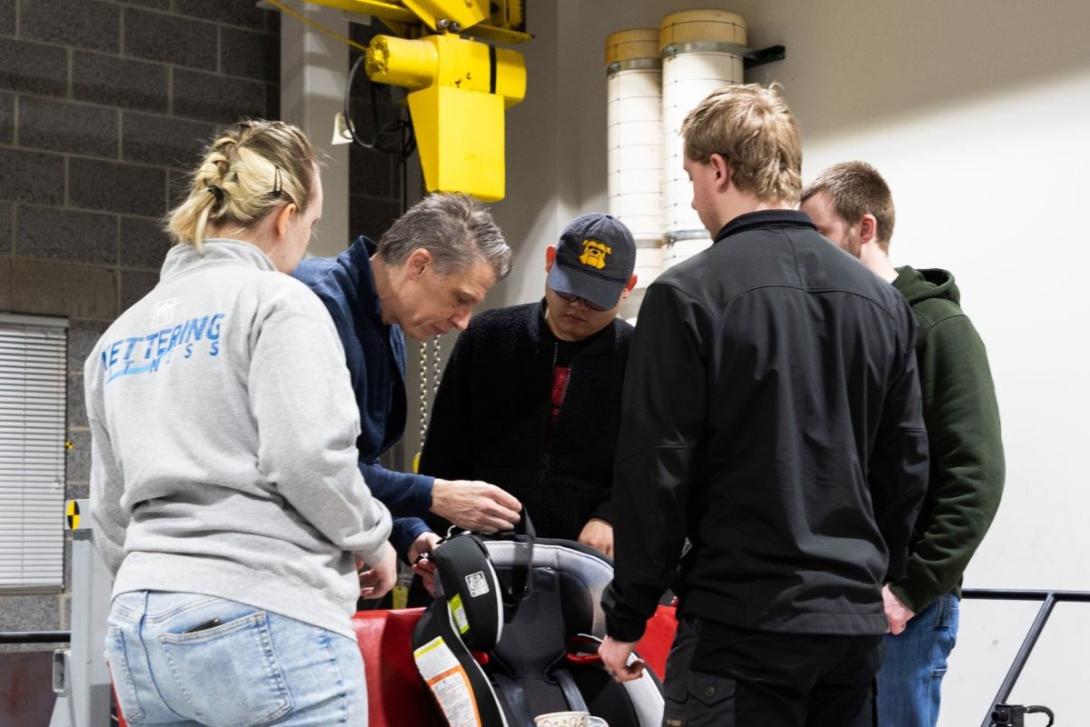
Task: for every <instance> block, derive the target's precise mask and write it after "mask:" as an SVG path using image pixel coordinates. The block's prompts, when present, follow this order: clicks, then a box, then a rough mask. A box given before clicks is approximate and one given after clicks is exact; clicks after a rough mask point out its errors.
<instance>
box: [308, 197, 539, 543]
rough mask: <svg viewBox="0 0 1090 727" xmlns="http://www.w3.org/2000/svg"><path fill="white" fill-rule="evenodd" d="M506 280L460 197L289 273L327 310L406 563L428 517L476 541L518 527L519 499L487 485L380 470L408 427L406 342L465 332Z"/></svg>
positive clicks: (423, 207)
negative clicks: (481, 305)
mask: <svg viewBox="0 0 1090 727" xmlns="http://www.w3.org/2000/svg"><path fill="white" fill-rule="evenodd" d="M510 270H511V248H509V247H508V246H507V243H506V241H505V240H504V239H503V235H502V233H501V232H500V230H499V228H498V227H497V226H496V223H495V222H494V221H493V220H492V215H490V214H489V213H488V211H487V210H486V209H484V208H483V207H482V206H481V205H480V204H479V203H477V202H476V201H474V200H473V199H472V198H470V197H467V196H465V195H461V194H434V195H430V196H428V197H425V198H424V199H423V200H421V201H420V202H418V203H416V204H415V205H413V206H412V207H411V208H410V209H409V210H408V212H406V213H405V214H404V215H402V216H401V217H400V218H399V219H398V220H397V221H395V222H394V224H393V225H392V226H391V227H390V229H389V230H387V231H386V233H385V234H384V235H383V236H382V238H381V239H380V240H379V242H378V244H377V245H376V244H375V243H374V242H372V241H371V240H369V239H368V238H366V237H363V236H360V237H359V238H357V239H356V241H355V242H354V243H353V244H352V245H351V246H350V247H349V248H348V249H347V250H345V251H344V252H342V253H341V254H340V255H338V256H337V257H335V258H310V259H307V260H304V261H303V262H302V263H300V265H299V267H298V268H296V270H295V273H294V275H295V277H296V278H298V279H299V280H301V281H302V282H304V283H306V285H307V286H309V287H310V289H311V290H313V291H314V292H315V294H317V296H318V297H319V298H320V299H321V300H322V302H323V303H325V306H326V308H327V309H328V310H329V314H330V316H331V317H332V318H333V322H334V324H335V325H336V327H337V333H338V334H340V338H341V342H342V343H343V344H344V351H345V358H346V363H347V365H348V371H349V373H350V375H351V379H352V389H353V391H355V394H356V403H357V404H358V406H359V411H360V428H361V433H360V436H359V438H358V439H357V441H356V446H357V448H358V449H359V467H360V471H361V472H362V473H363V477H364V480H365V481H366V482H367V485H368V487H370V488H371V492H372V494H373V495H375V497H377V498H378V499H379V500H381V501H382V502H383V503H384V504H385V505H386V507H388V508H389V510H390V512H391V514H392V515H393V516H394V518H395V521H394V528H393V532H392V533H391V536H390V541H391V542H392V543H393V544H394V547H395V548H396V549H397V551H398V553H399V554H400V555H401V556H402V557H403V558H405V559H406V560H407V561H408V562H410V563H411V562H413V561H414V560H416V557H417V556H419V555H420V554H421V553H424V552H428V551H430V550H431V547H432V546H433V545H434V543H435V542H436V541H437V540H438V537H437V536H436V535H435V534H434V533H432V532H431V531H430V530H429V529H428V527H427V525H425V524H424V521H423V520H422V519H421V518H422V517H423V516H424V515H426V514H427V513H429V512H430V513H433V514H435V515H438V516H439V517H442V518H444V519H445V520H448V521H450V522H452V523H454V524H455V525H458V526H459V527H462V528H465V529H467V530H473V531H476V532H484V533H491V532H496V531H498V530H507V529H510V528H512V527H514V525H515V523H516V522H517V521H518V519H519V511H520V510H521V508H522V506H521V504H520V503H519V501H518V500H517V499H515V498H514V497H512V496H511V495H509V494H508V493H506V492H505V491H503V490H502V489H500V488H499V487H496V486H494V485H491V484H488V483H485V482H476V481H465V480H443V479H438V478H433V477H428V476H426V475H420V474H412V473H407V472H391V471H390V470H387V469H385V468H384V467H383V466H382V465H381V464H379V457H380V456H381V455H382V453H383V452H385V451H386V450H388V449H389V448H390V447H392V446H393V445H394V444H395V443H396V442H397V441H398V440H399V439H400V438H401V435H402V432H403V430H404V428H405V419H406V409H407V405H406V396H405V381H404V374H405V336H406V335H408V336H409V337H410V338H413V339H415V340H418V341H419V340H424V339H426V338H428V337H430V336H437V335H440V334H443V333H446V332H447V331H449V330H450V329H452V328H457V329H458V330H464V329H465V327H466V326H467V325H468V324H469V318H470V315H471V314H472V311H473V307H474V306H476V305H477V304H478V303H480V302H481V301H482V300H483V299H484V296H485V294H486V293H487V292H488V290H489V288H491V287H492V286H493V285H494V284H495V283H496V281H497V280H500V279H501V278H503V277H504V276H506V275H507V273H508V272H509V271H510Z"/></svg>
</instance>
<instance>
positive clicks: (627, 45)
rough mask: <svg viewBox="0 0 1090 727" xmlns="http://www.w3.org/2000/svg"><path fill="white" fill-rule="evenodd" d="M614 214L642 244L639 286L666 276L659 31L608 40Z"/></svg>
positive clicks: (621, 33)
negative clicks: (664, 260) (661, 275)
mask: <svg viewBox="0 0 1090 727" xmlns="http://www.w3.org/2000/svg"><path fill="white" fill-rule="evenodd" d="M605 60H606V94H607V119H608V122H607V123H608V130H607V144H608V147H609V151H608V159H609V160H608V165H609V166H608V170H609V171H608V175H609V176H608V185H607V194H608V198H609V213H610V214H611V215H613V216H614V217H617V218H618V219H620V220H621V221H622V222H624V223H625V224H626V225H627V226H628V228H629V229H630V230H631V231H632V236H633V237H634V238H635V240H636V269H635V273H636V275H637V278H638V282H637V285H638V286H639V287H641V288H642V287H646V286H647V285H649V284H650V283H651V281H652V280H654V279H655V278H656V277H658V274H659V273H660V272H662V270H663V265H662V260H663V249H662V229H663V228H662V160H663V156H662V63H661V61H660V60H659V31H658V29H656V28H633V29H629V30H622V31H618V32H616V33H613V34H612V35H610V36H609V37H608V38H607V39H606V55H605Z"/></svg>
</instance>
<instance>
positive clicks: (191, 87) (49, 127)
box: [0, 0, 417, 650]
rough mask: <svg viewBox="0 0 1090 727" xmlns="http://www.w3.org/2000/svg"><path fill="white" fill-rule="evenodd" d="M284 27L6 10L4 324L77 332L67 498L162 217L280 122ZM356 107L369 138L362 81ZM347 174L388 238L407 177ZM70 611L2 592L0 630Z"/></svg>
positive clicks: (24, 6)
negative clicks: (221, 136) (86, 368)
mask: <svg viewBox="0 0 1090 727" xmlns="http://www.w3.org/2000/svg"><path fill="white" fill-rule="evenodd" d="M285 22H295V21H293V20H291V19H287V20H285ZM280 23H281V19H280V17H279V15H278V14H277V13H275V12H268V11H264V10H259V9H257V8H255V7H254V2H253V0H0V312H12V313H23V314H38V315H49V316H62V317H67V318H68V319H69V322H70V329H69V336H68V371H69V375H68V440H69V442H70V443H71V445H72V446H71V448H70V449H69V450H68V466H67V482H68V497H86V496H87V487H88V477H89V468H90V434H89V431H88V428H87V416H86V412H85V410H84V405H83V376H82V373H81V372H82V366H83V360H84V359H85V358H86V356H87V355H88V353H89V351H90V349H91V347H92V346H93V345H94V343H95V341H96V340H97V339H98V337H99V336H100V335H101V334H102V332H103V331H104V330H105V329H106V327H107V326H109V324H110V322H111V321H113V319H114V318H116V317H117V315H118V314H119V313H120V312H121V311H124V310H125V309H126V308H128V307H129V306H130V305H132V304H133V303H134V302H136V301H137V300H139V298H140V297H141V296H143V295H144V294H145V293H147V292H148V291H149V290H150V289H151V288H152V287H153V286H154V285H155V283H156V281H157V280H158V272H157V271H158V269H159V265H160V264H161V262H162V259H163V256H164V254H165V253H166V250H167V248H168V245H169V241H168V239H167V237H166V236H165V235H164V234H163V233H162V232H161V230H160V229H159V226H160V220H161V218H162V216H163V215H164V213H165V212H166V211H167V210H168V209H169V207H170V206H172V205H173V203H174V202H175V201H176V200H177V199H178V197H179V196H180V195H181V194H184V189H185V187H184V185H185V173H186V172H187V171H188V170H189V169H190V168H191V167H192V165H193V163H194V162H195V160H196V159H197V158H198V155H199V152H200V150H201V148H202V146H203V144H204V143H205V142H206V141H207V139H208V138H209V137H210V136H212V134H213V133H214V132H215V130H216V128H217V127H218V126H221V125H224V124H229V123H232V122H234V121H235V120H237V119H239V118H241V117H266V118H278V117H279V104H280V89H279V80H280V55H279V53H280V50H279V49H280V44H279V36H280ZM376 30H377V31H378V32H381V26H376ZM376 30H372V29H370V28H368V27H365V26H357V25H353V26H352V37H353V38H354V39H355V40H357V41H359V42H362V43H366V42H367V41H368V40H369V39H370V36H371V35H372V34H373V33H374V32H376ZM355 55H356V54H355V52H353V55H352V60H354V59H355ZM355 97H356V98H355V100H354V115H355V116H356V118H357V123H359V124H360V125H361V126H362V127H364V129H363V130H367V128H368V127H367V123H368V120H369V119H370V118H371V111H370V109H371V103H372V101H371V94H370V93H369V91H368V88H367V83H366V80H365V79H362V78H361V79H359V80H358V81H357V87H356V93H355ZM377 99H378V103H379V111H380V117H381V118H383V119H386V118H390V116H391V115H392V114H396V109H395V106H394V99H393V98H392V97H391V96H390V93H389V92H388V91H387V92H380V93H379V94H378V97H377ZM410 163H411V164H415V163H417V162H416V160H415V158H414V159H413V160H412V161H411V162H410ZM350 168H351V178H350V185H349V193H350V207H349V218H350V229H351V230H352V234H353V235H355V234H366V235H369V236H371V237H374V238H376V239H377V238H378V237H379V236H380V235H381V234H382V232H383V231H385V229H386V227H388V226H389V223H390V222H391V221H392V220H393V219H395V218H396V217H397V215H398V213H399V205H400V202H399V199H400V180H401V169H400V167H399V166H398V165H397V164H396V162H395V160H394V159H393V158H392V157H389V156H387V155H382V154H379V153H376V152H369V151H366V150H362V149H357V148H353V149H352V150H351V152H350ZM410 196H411V197H415V196H416V195H415V194H412V195H410ZM346 242H347V241H346ZM60 515H61V514H60V513H58V517H60ZM66 572H67V567H66ZM68 578H69V575H67V574H66V584H67V582H68ZM69 608H70V605H69V602H68V595H67V593H66V592H60V593H27V594H20V595H0V631H15V630H53V629H67V628H68V624H69V619H68V612H69ZM0 650H3V649H2V647H0Z"/></svg>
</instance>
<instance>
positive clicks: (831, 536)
mask: <svg viewBox="0 0 1090 727" xmlns="http://www.w3.org/2000/svg"><path fill="white" fill-rule="evenodd" d="M915 332H916V328H915V322H914V320H913V316H912V311H911V310H910V309H909V307H908V305H907V304H906V302H905V300H904V298H903V297H902V296H901V295H900V294H899V293H898V292H897V291H896V290H894V288H893V287H892V286H891V285H889V284H888V283H886V282H885V281H883V280H881V279H880V278H878V277H877V276H875V275H874V274H872V273H871V272H870V271H868V270H867V269H866V268H864V267H863V266H862V265H861V264H860V263H859V262H858V261H857V260H855V259H854V258H852V257H851V256H849V255H847V254H846V253H844V252H842V251H840V250H839V249H837V248H836V247H834V246H833V245H832V244H830V243H829V242H828V241H826V240H825V239H824V238H822V237H821V236H820V235H819V234H817V232H816V230H815V229H814V227H813V225H812V224H811V222H810V219H809V218H808V217H807V216H806V215H805V214H802V213H800V212H794V211H788V210H769V211H762V212H755V213H750V214H745V215H741V216H739V217H737V218H736V219H734V220H733V221H732V222H731V223H730V224H728V225H727V226H726V227H724V228H723V230H722V231H720V233H719V235H718V236H717V237H716V242H715V243H714V244H713V245H712V247H711V248H710V249H708V250H706V251H705V252H703V253H701V254H699V255H697V256H695V257H693V258H691V259H690V260H688V261H686V262H683V263H681V264H679V265H677V266H675V267H673V268H671V269H670V270H668V271H666V272H665V273H664V274H663V275H662V276H661V277H659V278H658V280H657V281H655V283H653V284H652V285H651V286H650V288H649V289H648V291H647V294H646V297H645V298H644V301H643V305H642V307H641V308H640V315H639V323H638V325H637V328H636V334H635V336H634V337H633V339H632V350H631V354H630V356H629V365H628V370H627V372H626V375H625V389H624V406H623V409H622V414H621V431H620V436H619V439H618V441H619V442H620V445H619V447H618V452H617V466H616V475H615V479H614V490H613V505H614V538H615V540H614V544H615V559H616V572H615V576H614V581H613V583H612V584H611V585H610V587H609V588H608V589H607V591H606V594H605V597H604V599H603V604H604V605H605V607H606V614H607V625H608V631H609V634H610V635H611V636H613V637H614V638H618V639H620V640H622V641H633V640H636V639H637V638H639V636H640V635H641V634H642V633H643V628H644V621H645V620H646V619H647V617H649V616H650V615H651V614H652V612H653V611H654V609H655V605H656V603H657V602H658V599H659V597H660V594H661V593H662V592H663V591H664V590H665V589H666V587H667V586H669V585H670V584H671V582H672V581H674V590H675V592H676V593H677V594H678V595H679V597H680V609H681V613H683V614H687V615H691V616H696V617H700V618H706V619H709V620H714V621H719V622H722V623H726V624H728V625H731V626H735V627H739V628H746V629H753V630H760V631H775V632H788V633H804V634H805V633H808V634H842V635H857V634H880V633H883V632H884V631H885V630H886V619H885V616H884V614H883V609H882V597H881V588H882V584H883V582H884V581H885V580H886V574H887V567H888V568H891V569H893V571H894V572H897V571H898V570H899V569H901V568H902V567H903V563H904V559H905V556H906V552H907V545H908V542H909V537H910V535H911V532H912V526H913V523H914V522H915V517H916V512H917V510H918V508H919V505H920V501H921V499H922V497H923V493H924V489H925V487H926V485H927V473H928V467H927V438H926V434H925V431H924V424H923V419H922V415H921V402H920V390H919V383H918V381H917V376H916V359H915V354H914V353H913V343H914V339H915ZM686 538H688V540H689V541H690V542H691V544H692V547H691V549H689V550H688V552H687V553H686V554H685V556H684V558H681V557H680V556H681V552H682V547H683V545H684V543H685V540H686ZM679 559H680V565H681V567H680V571H679V570H678V568H677V566H678V564H679ZM675 575H676V576H677V577H676V580H675Z"/></svg>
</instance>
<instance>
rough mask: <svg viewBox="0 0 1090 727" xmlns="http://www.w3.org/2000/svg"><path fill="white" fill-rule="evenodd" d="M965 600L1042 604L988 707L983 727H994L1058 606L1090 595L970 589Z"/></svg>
mask: <svg viewBox="0 0 1090 727" xmlns="http://www.w3.org/2000/svg"><path fill="white" fill-rule="evenodd" d="M961 596H962V598H969V599H974V600H981V601H1040V602H1041V607H1040V608H1039V609H1037V617H1036V618H1034V619H1033V623H1032V624H1031V625H1030V627H1029V632H1028V633H1027V634H1026V638H1024V639H1023V640H1022V646H1021V647H1019V649H1018V653H1017V654H1016V655H1015V657H1014V663H1012V664H1011V667H1010V669H1008V670H1007V675H1006V677H1004V678H1003V683H1002V684H1001V685H999V691H998V692H996V693H995V698H994V699H992V703H991V705H989V706H988V712H987V714H986V715H985V716H984V721H983V722H981V723H980V727H992V725H993V724H994V723H995V722H994V717H993V715H994V714H995V708H996V706H997V705H1000V704H1006V702H1007V699H1008V698H1009V697H1010V695H1011V691H1012V690H1013V689H1014V685H1015V682H1017V681H1018V677H1019V676H1021V674H1022V669H1023V668H1024V667H1025V666H1026V662H1027V661H1028V660H1029V655H1030V653H1031V652H1032V651H1033V647H1034V646H1036V645H1037V639H1038V638H1040V636H1041V632H1042V631H1044V629H1045V624H1047V623H1048V618H1049V616H1051V615H1052V610H1053V609H1054V608H1055V607H1056V604H1057V603H1090V591H1038V590H1015V589H1001V588H966V589H964V590H963V591H962V592H961ZM1050 724H1051V723H1050Z"/></svg>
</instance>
